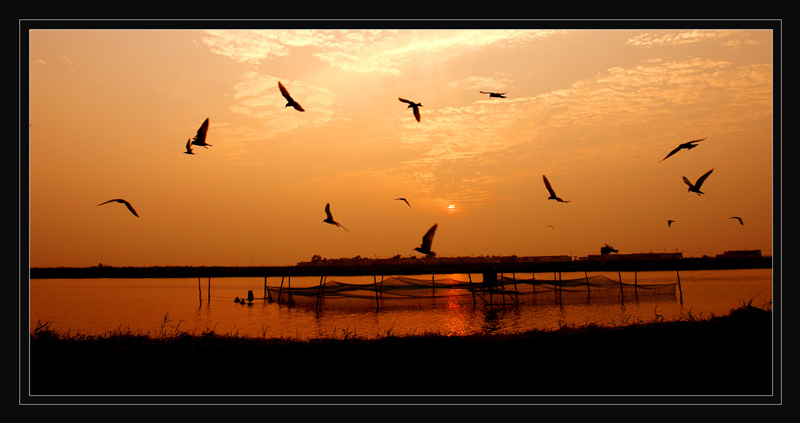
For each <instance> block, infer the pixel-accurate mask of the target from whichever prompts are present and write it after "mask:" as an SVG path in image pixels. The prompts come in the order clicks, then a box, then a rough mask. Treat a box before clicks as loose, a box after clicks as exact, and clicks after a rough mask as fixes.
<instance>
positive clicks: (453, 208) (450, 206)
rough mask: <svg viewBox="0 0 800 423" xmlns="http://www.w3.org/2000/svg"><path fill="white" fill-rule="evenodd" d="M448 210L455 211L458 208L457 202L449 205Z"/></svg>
mask: <svg viewBox="0 0 800 423" xmlns="http://www.w3.org/2000/svg"><path fill="white" fill-rule="evenodd" d="M447 210H450V211H455V210H456V205H455V204H451V205H449V206H447Z"/></svg>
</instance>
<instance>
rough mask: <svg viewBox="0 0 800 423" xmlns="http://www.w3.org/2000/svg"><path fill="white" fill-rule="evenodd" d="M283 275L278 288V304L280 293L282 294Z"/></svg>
mask: <svg viewBox="0 0 800 423" xmlns="http://www.w3.org/2000/svg"><path fill="white" fill-rule="evenodd" d="M283 278H284V277H283V275H281V286H280V288H278V304H280V303H281V293H282V292H283Z"/></svg>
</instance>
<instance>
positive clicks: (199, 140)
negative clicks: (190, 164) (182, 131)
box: [191, 118, 211, 148]
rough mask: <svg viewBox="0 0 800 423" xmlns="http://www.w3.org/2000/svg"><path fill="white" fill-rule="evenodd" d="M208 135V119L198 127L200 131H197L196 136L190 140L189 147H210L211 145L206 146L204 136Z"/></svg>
mask: <svg viewBox="0 0 800 423" xmlns="http://www.w3.org/2000/svg"><path fill="white" fill-rule="evenodd" d="M207 133H208V118H206V120H204V121H203V124H202V125H200V129H198V130H197V135H195V136H194V138H192V142H191V145H199V146H202V147H205V148H208V147H211V144H206V134H207Z"/></svg>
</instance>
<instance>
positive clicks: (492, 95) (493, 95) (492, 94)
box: [481, 91, 506, 98]
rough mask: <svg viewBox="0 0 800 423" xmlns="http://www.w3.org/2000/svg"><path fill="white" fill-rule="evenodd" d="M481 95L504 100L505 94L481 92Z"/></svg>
mask: <svg viewBox="0 0 800 423" xmlns="http://www.w3.org/2000/svg"><path fill="white" fill-rule="evenodd" d="M481 94H489V97H490V98H491V97H498V98H506V93H493V92H491V91H481Z"/></svg>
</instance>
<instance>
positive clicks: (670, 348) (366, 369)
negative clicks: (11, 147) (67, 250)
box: [23, 303, 774, 403]
mask: <svg viewBox="0 0 800 423" xmlns="http://www.w3.org/2000/svg"><path fill="white" fill-rule="evenodd" d="M175 329H176V328H174V327H173V328H167V330H165V331H162V333H159V334H149V335H146V334H126V333H124V332H119V333H110V334H107V335H104V336H76V335H72V336H70V335H64V334H58V333H55V332H53V331H51V330H50V329H49V326H48V325H46V324H42V325H40V326H39V327H37V328H35V329H34V330H33V332H32V333H31V336H30V340H31V342H30V348H31V351H30V360H31V361H30V369H31V374H30V388H31V391H30V392H31V393H32V394H33V395H56V396H60V395H79V396H90V397H93V396H97V395H145V396H147V395H188V396H194V395H258V396H259V397H256V399H255V401H257V402H270V401H273V402H278V403H285V402H287V401H292V402H296V401H299V402H303V401H311V402H314V403H318V402H326V398H325V396H331V397H330V398H327V400H330V401H332V402H335V403H340V402H349V401H351V400H352V401H358V402H359V403H363V402H370V401H378V402H382V403H385V402H405V401H416V400H415V398H419V399H420V400H422V401H428V400H430V401H432V402H442V401H445V402H463V403H472V402H474V401H478V400H480V401H489V402H493V401H499V402H503V401H504V399H503V398H502V397H500V398H499V399H498V398H497V397H493V396H495V395H500V396H508V395H514V396H516V395H532V396H534V397H514V398H511V400H512V401H514V402H551V401H553V399H552V397H535V396H538V395H548V396H550V395H556V396H573V395H592V396H623V397H628V396H640V395H656V396H664V395H666V396H675V395H677V396H695V395H714V396H716V395H719V396H729V395H737V396H739V395H743V396H762V395H763V397H758V398H755V399H754V401H757V402H769V401H770V395H771V394H772V393H773V391H772V388H773V380H772V376H773V353H774V351H773V339H772V336H773V325H772V311H771V306H770V307H764V308H759V307H755V306H752V305H751V304H749V303H745V304H743V305H742V306H741V307H739V308H736V309H734V310H732V311H731V313H730V314H729V315H726V316H711V317H709V318H703V319H699V318H696V317H694V316H692V315H691V313H688V314H686V315H685V316H684V317H683V318H680V319H677V320H674V321H666V322H665V321H660V320H659V319H657V318H654V320H653V321H651V322H634V323H632V324H629V325H627V326H624V327H603V326H598V325H593V324H592V325H586V326H582V327H574V326H564V327H561V328H558V329H555V330H537V331H530V332H524V333H517V334H510V335H483V336H477V335H476V336H463V337H456V336H444V335H440V334H435V333H425V334H419V335H405V336H396V335H393V334H390V333H387V334H385V336H381V337H378V338H377V339H363V338H359V337H355V336H349V335H348V334H346V333H343V334H342V335H340V336H339V337H338V338H337V337H331V338H322V339H309V340H304V341H299V340H294V339H274V338H270V339H267V338H254V337H240V336H237V335H231V334H229V335H219V334H216V333H214V332H213V331H207V332H205V333H201V334H189V333H187V332H185V331H179V330H175ZM23 369H24V368H23ZM26 376H27V375H26V374H23V378H25V377H26ZM308 394H312V395H322V396H323V397H322V398H320V397H300V396H302V395H308ZM272 395H289V396H290V397H284V396H278V397H272ZM340 395H344V396H345V397H340ZM373 395H390V396H398V397H372V396H373ZM428 395H447V396H449V395H452V396H453V397H433V398H430V399H426V398H425V396H428ZM461 395H481V396H485V397H480V398H478V399H476V398H475V397H460V396H461ZM295 396H297V398H295ZM334 396H335V397H334ZM408 396H411V397H408ZM623 399H624V400H626V401H629V400H630V398H629V397H628V398H623ZM90 400H92V401H96V398H90ZM131 400H132V401H134V402H135V401H140V400H141V398H132V399H131ZM169 400H170V398H167V399H166V401H169ZM195 400H196V401H197V402H208V401H209V399H208V398H207V397H199V398H196V399H195ZM247 400H248V398H245V401H247ZM249 400H250V401H252V400H253V399H252V397H250V398H249ZM506 400H508V399H506ZM577 400H580V402H584V401H586V399H585V398H577ZM701 400H702V399H701ZM714 400H715V401H720V400H721V401H723V402H724V401H726V399H725V398H724V397H723V398H721V399H719V398H717V397H714ZM747 400H748V401H749V400H751V399H750V398H748V399H747ZM52 401H53V399H52V398H48V402H52ZM66 401H67V402H73V401H76V399H75V398H74V397H73V398H69V399H67V400H66ZM77 401H80V398H78V399H77ZM113 401H114V402H118V401H120V400H119V399H118V398H113ZM181 401H184V398H181ZM189 401H190V402H191V401H192V399H191V398H190V399H189ZM599 401H600V402H609V401H610V402H613V401H614V398H610V399H609V398H606V397H604V398H601V399H600V400H599ZM646 401H647V402H648V403H651V402H658V401H659V398H653V397H647V398H646ZM665 401H667V402H670V401H675V398H674V397H667V398H665ZM729 401H731V402H733V403H738V402H741V401H745V400H744V399H743V398H742V397H733V398H730V399H729Z"/></svg>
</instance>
